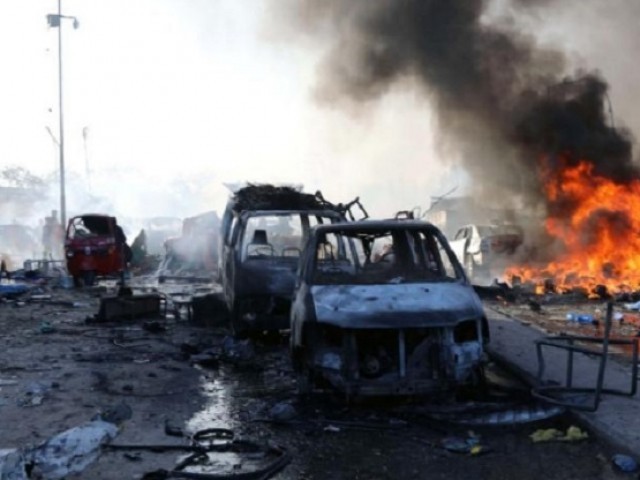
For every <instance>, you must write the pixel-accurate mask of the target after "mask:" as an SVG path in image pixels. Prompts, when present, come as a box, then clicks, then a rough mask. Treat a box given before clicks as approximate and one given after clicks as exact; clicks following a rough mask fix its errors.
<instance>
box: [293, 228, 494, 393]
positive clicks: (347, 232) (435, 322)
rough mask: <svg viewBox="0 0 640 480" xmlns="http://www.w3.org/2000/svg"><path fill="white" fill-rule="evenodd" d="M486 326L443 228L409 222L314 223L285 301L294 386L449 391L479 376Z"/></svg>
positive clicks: (353, 390) (304, 388) (358, 390)
mask: <svg viewBox="0 0 640 480" xmlns="http://www.w3.org/2000/svg"><path fill="white" fill-rule="evenodd" d="M488 340H489V331H488V324H487V320H486V317H485V314H484V311H483V309H482V304H481V302H480V299H479V298H478V296H477V295H476V293H475V292H474V290H473V288H472V287H471V285H470V284H469V282H468V280H467V278H466V276H465V274H464V271H463V269H462V267H461V265H460V263H459V262H458V260H457V258H456V256H455V254H454V253H453V251H452V250H451V248H450V247H449V244H448V243H447V240H446V238H445V237H444V235H443V234H442V233H441V232H440V231H439V230H438V229H437V228H436V227H435V226H433V225H432V224H430V223H427V222H422V221H416V220H378V221H366V222H356V223H340V224H334V225H319V226H317V227H316V228H315V229H313V230H312V231H311V232H310V234H309V238H308V240H307V242H306V245H305V248H304V251H303V253H302V260H301V265H300V272H299V277H298V280H297V290H296V293H295V298H294V302H293V305H292V307H291V356H292V361H293V366H294V369H295V370H296V372H297V373H298V375H299V388H300V390H301V391H303V392H304V391H308V390H309V389H311V388H313V386H315V385H317V384H320V383H322V382H325V383H326V382H328V384H329V385H330V386H331V387H333V388H335V389H338V390H339V391H342V392H344V393H345V394H346V395H347V396H348V397H351V396H353V395H360V396H367V395H375V396H378V395H380V396H387V395H424V394H433V395H438V394H447V393H451V392H455V390H456V387H460V386H463V385H469V384H475V383H476V382H478V381H479V380H480V378H481V371H482V369H481V367H482V362H483V358H484V345H485V343H486V342H488Z"/></svg>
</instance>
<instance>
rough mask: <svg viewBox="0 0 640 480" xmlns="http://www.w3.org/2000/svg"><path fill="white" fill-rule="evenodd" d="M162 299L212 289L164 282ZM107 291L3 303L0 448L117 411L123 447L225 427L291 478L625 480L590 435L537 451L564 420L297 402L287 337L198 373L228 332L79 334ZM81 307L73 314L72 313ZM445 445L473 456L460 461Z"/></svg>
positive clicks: (133, 470)
mask: <svg viewBox="0 0 640 480" xmlns="http://www.w3.org/2000/svg"><path fill="white" fill-rule="evenodd" d="M150 288H158V289H160V290H163V291H165V293H168V294H176V293H178V292H180V291H181V289H182V290H185V291H186V293H187V294H190V293H192V292H193V291H194V290H195V289H196V288H199V289H200V290H201V291H203V290H207V289H208V288H210V286H200V287H196V286H192V285H186V286H185V285H177V286H176V285H170V284H164V285H158V284H152V285H150ZM106 292H107V290H105V289H104V288H98V289H94V290H85V291H72V290H62V289H50V288H48V287H43V289H42V291H39V292H37V293H39V294H45V295H50V296H51V297H50V299H49V298H45V299H37V298H36V300H37V301H35V300H34V301H28V296H27V297H21V298H19V299H18V301H5V302H3V303H2V304H0V336H1V337H2V351H1V353H0V448H13V447H21V448H26V447H28V446H31V445H38V444H40V443H41V442H43V441H45V440H46V439H48V438H50V437H51V436H53V435H55V434H57V433H59V432H62V431H64V430H66V429H69V428H72V427H75V426H78V425H81V424H83V423H85V422H87V421H89V420H91V419H92V418H93V417H94V416H95V415H97V414H99V413H100V412H104V411H105V410H107V409H109V408H112V407H114V406H117V405H122V404H123V403H124V404H126V405H128V406H129V407H130V408H131V411H132V416H131V418H130V419H128V420H125V421H124V422H123V424H122V425H121V428H120V433H119V434H118V436H117V437H116V438H115V439H114V440H113V442H112V443H113V444H119V445H133V444H135V445H141V444H145V445H158V444H163V445H176V444H179V445H185V444H186V440H185V439H183V438H176V437H174V436H169V435H167V434H166V428H167V426H168V425H169V426H171V427H172V428H173V429H182V430H183V431H184V432H186V433H194V432H196V431H198V430H201V429H204V428H211V427H221V428H228V429H231V430H233V431H234V433H235V438H243V439H249V440H251V441H254V442H257V443H259V444H272V445H280V446H282V447H284V448H286V449H287V451H288V452H289V453H290V454H291V456H292V461H291V463H290V464H289V465H288V466H287V467H286V468H285V469H284V470H282V471H281V472H280V473H279V474H277V475H276V476H275V477H274V478H278V479H281V480H285V479H291V480H293V479H404V478H407V479H412V478H416V479H418V478H420V479H423V478H430V479H440V478H441V479H514V478H518V479H520V480H527V479H532V480H533V479H536V480H539V479H540V478H547V479H574V478H581V479H594V480H595V479H608V478H619V475H618V474H617V473H616V472H614V471H613V469H612V467H611V465H610V457H611V454H612V453H614V452H611V451H610V449H609V448H608V446H607V445H605V444H603V443H602V442H601V441H600V440H598V438H597V437H596V436H595V435H594V434H593V432H589V434H590V436H589V439H588V440H586V441H582V442H575V443H571V442H565V443H558V442H556V443H533V442H532V441H531V439H530V438H529V435H530V434H531V433H533V432H534V431H536V430H538V429H540V428H549V427H557V428H560V429H562V430H566V428H567V427H569V426H570V425H572V424H574V423H573V422H572V419H571V417H570V416H568V415H564V416H561V417H559V418H555V419H553V420H547V421H545V422H542V423H538V424H527V425H511V426H503V427H483V428H473V429H471V428H469V427H463V426H457V425H455V424H451V423H445V422H442V421H435V420H433V418H431V417H429V416H427V415H424V414H423V411H422V410H421V406H422V404H421V403H420V401H416V400H414V401H413V402H412V403H404V402H398V401H395V402H382V401H379V402H374V403H372V402H367V403H363V404H357V405H355V406H346V405H345V404H344V402H342V400H341V399H340V398H339V397H338V396H335V395H332V394H330V393H324V394H320V395H317V396H316V397H315V398H312V399H310V400H303V399H300V398H298V397H297V396H296V393H295V381H294V377H293V374H292V371H291V368H290V364H289V360H288V352H287V342H288V340H287V338H286V337H285V336H282V337H278V338H272V339H269V340H268V341H267V340H266V339H265V340H264V341H259V342H257V343H255V345H252V348H254V349H255V355H254V356H251V358H248V359H247V360H242V359H238V358H230V357H224V356H221V357H219V358H218V359H217V360H215V361H212V362H210V365H209V366H207V367H203V366H200V365H197V364H195V363H194V358H201V357H193V356H190V354H192V353H194V352H195V351H196V350H201V349H203V348H211V347H213V348H214V349H215V348H221V345H223V344H224V343H225V342H228V341H229V339H228V338H227V340H225V338H226V337H227V331H226V328H225V327H224V326H221V327H199V326H196V325H193V324H191V323H189V322H187V321H185V320H184V319H176V318H173V317H172V316H169V317H168V318H167V319H166V320H163V323H162V325H163V326H165V327H166V330H165V331H162V332H156V333H152V332H149V331H147V330H145V329H143V321H141V320H138V321H127V322H122V323H118V324H92V323H86V321H85V320H86V318H87V317H89V316H92V315H93V314H95V313H96V312H97V311H98V305H99V297H100V295H104V294H105V293H106ZM74 303H75V305H74ZM452 437H454V438H458V439H462V440H468V439H473V441H474V444H476V443H477V444H478V445H480V446H481V448H479V449H477V450H475V451H476V452H477V454H471V453H468V452H466V453H454V452H452V451H451V448H449V449H447V448H444V447H445V445H448V446H450V445H451V439H452ZM184 456H185V454H184V453H183V452H178V451H163V452H154V451H151V450H149V449H142V450H133V449H131V450H126V449H125V450H114V451H112V450H104V451H103V452H102V454H101V456H100V457H99V458H98V460H97V461H96V462H94V463H93V464H92V465H90V466H89V467H88V468H87V469H86V470H84V471H83V472H82V473H79V474H72V475H69V476H68V477H67V478H68V479H92V480H93V479H104V480H123V479H139V478H142V476H143V475H144V474H145V473H147V472H151V471H156V470H158V469H166V470H170V469H171V468H173V467H174V466H175V464H176V462H177V461H178V460H179V459H181V458H184ZM270 460H271V459H270V458H269V456H268V455H267V456H265V455H261V454H258V453H256V452H253V453H249V454H237V453H219V454H216V455H215V456H213V457H212V466H211V467H210V468H211V469H212V470H213V471H217V472H218V473H221V472H232V473H236V474H238V473H246V472H248V471H250V470H251V469H253V468H257V467H259V466H261V465H263V464H265V463H268V462H269V461H270Z"/></svg>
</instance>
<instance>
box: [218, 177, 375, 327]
mask: <svg viewBox="0 0 640 480" xmlns="http://www.w3.org/2000/svg"><path fill="white" fill-rule="evenodd" d="M354 205H358V206H359V208H360V209H361V210H362V212H363V214H364V216H365V217H366V216H367V213H366V211H365V210H364V208H363V207H362V205H361V204H360V202H359V200H358V199H357V198H356V199H355V200H354V201H353V202H351V203H349V204H347V205H342V204H338V205H334V204H332V203H330V202H328V201H326V200H325V199H324V198H323V197H322V194H321V193H320V192H318V193H316V194H315V195H313V194H308V193H303V192H301V191H299V190H298V189H295V188H293V187H275V186H272V185H249V186H247V187H244V188H242V189H240V190H238V191H237V192H236V193H235V195H234V196H233V197H232V198H231V199H230V200H229V202H228V204H227V207H226V209H225V213H224V216H223V218H222V228H221V234H220V249H219V251H220V253H219V258H220V265H219V269H218V273H219V280H220V283H221V284H222V290H223V295H224V298H225V303H226V305H227V308H228V309H229V312H230V315H231V325H232V329H233V332H234V334H235V335H236V336H244V335H246V334H249V333H252V332H259V331H264V330H283V329H288V328H289V309H290V306H291V298H292V295H293V291H294V286H295V277H296V272H297V270H298V262H299V259H300V255H301V251H302V246H303V244H304V242H305V241H306V239H307V238H308V236H309V231H310V229H311V228H312V227H314V226H316V225H327V224H333V223H338V222H342V221H345V220H347V215H349V217H350V219H351V220H353V219H354V217H353V215H352V214H351V207H353V206H354Z"/></svg>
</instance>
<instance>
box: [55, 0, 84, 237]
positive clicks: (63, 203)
mask: <svg viewBox="0 0 640 480" xmlns="http://www.w3.org/2000/svg"><path fill="white" fill-rule="evenodd" d="M63 18H69V19H73V28H78V25H79V23H78V19H77V18H75V17H70V16H65V15H62V0H58V13H57V14H52V13H50V14H49V15H47V23H48V24H49V26H50V27H58V114H59V123H60V125H59V127H60V134H59V137H58V146H59V149H60V221H61V223H62V228H67V195H66V189H65V171H64V115H63V102H62V93H63V89H62V19H63Z"/></svg>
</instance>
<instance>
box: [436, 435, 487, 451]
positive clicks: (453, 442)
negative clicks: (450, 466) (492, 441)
mask: <svg viewBox="0 0 640 480" xmlns="http://www.w3.org/2000/svg"><path fill="white" fill-rule="evenodd" d="M440 445H441V446H442V448H444V449H445V450H447V451H448V452H453V453H466V454H468V455H480V454H482V453H487V452H490V451H491V449H490V448H489V447H488V446H487V445H484V444H482V443H481V442H480V437H479V436H477V435H476V434H474V433H473V432H469V433H468V435H467V436H466V437H446V438H443V439H442V441H441V442H440Z"/></svg>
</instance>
